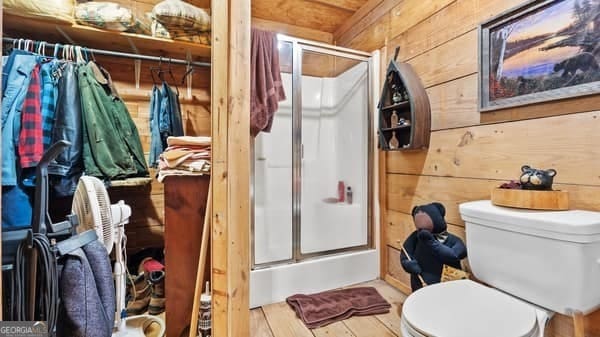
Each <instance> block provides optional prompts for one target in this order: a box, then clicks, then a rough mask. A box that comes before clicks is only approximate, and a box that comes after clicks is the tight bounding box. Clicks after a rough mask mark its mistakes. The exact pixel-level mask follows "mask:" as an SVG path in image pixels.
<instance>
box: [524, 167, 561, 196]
mask: <svg viewBox="0 0 600 337" xmlns="http://www.w3.org/2000/svg"><path fill="white" fill-rule="evenodd" d="M521 172H522V174H521V178H520V180H521V186H522V188H523V189H524V190H540V191H551V190H552V181H553V180H554V176H555V175H556V170H554V169H549V170H538V169H535V168H531V167H529V166H528V165H523V166H522V167H521Z"/></svg>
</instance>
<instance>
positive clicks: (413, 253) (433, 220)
mask: <svg viewBox="0 0 600 337" xmlns="http://www.w3.org/2000/svg"><path fill="white" fill-rule="evenodd" d="M445 215H446V209H445V208H444V205H442V204H441V203H439V202H433V203H430V204H426V205H421V206H415V207H414V208H413V209H412V216H413V219H414V222H415V227H416V230H415V231H414V232H412V233H411V235H409V236H408V238H407V239H406V240H405V241H404V243H403V244H402V247H403V249H402V253H401V254H400V262H401V264H402V268H403V269H404V270H405V271H406V272H407V273H409V274H410V284H411V288H412V290H413V291H415V290H417V289H420V288H421V287H423V286H424V285H429V284H433V283H439V282H440V279H441V276H442V270H443V268H444V265H447V266H450V267H453V268H456V269H461V260H462V259H464V258H465V257H467V248H466V246H465V244H464V243H463V241H462V240H461V239H460V238H459V237H458V236H456V235H453V234H450V233H448V231H447V225H446V221H445V220H444V216H445ZM423 283H425V284H423Z"/></svg>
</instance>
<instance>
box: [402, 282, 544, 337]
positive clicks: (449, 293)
mask: <svg viewBox="0 0 600 337" xmlns="http://www.w3.org/2000/svg"><path fill="white" fill-rule="evenodd" d="M402 317H403V319H404V320H405V321H406V323H407V324H409V325H410V326H411V327H412V328H413V329H415V330H417V331H418V332H419V333H421V334H423V335H425V336H442V337H481V336H486V337H500V336H502V337H505V336H514V337H526V336H531V335H532V334H533V333H534V332H535V331H536V328H537V320H536V312H535V309H534V308H533V306H531V305H529V304H526V303H524V302H522V301H519V300H517V299H515V298H513V297H511V296H509V295H507V294H504V293H502V292H500V291H498V290H494V289H492V288H489V287H485V286H483V285H481V284H479V283H476V282H473V281H469V280H459V281H453V282H445V283H438V284H434V285H430V286H427V287H425V288H421V289H419V290H418V291H416V292H414V293H413V294H411V295H410V296H409V297H408V298H407V299H406V302H404V305H403V306H402Z"/></svg>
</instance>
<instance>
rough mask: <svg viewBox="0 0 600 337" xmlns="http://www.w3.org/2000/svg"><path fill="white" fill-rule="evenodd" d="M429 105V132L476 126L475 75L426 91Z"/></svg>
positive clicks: (477, 115)
mask: <svg viewBox="0 0 600 337" xmlns="http://www.w3.org/2000/svg"><path fill="white" fill-rule="evenodd" d="M427 96H429V104H430V105H431V130H440V129H447V128H456V127H461V126H469V125H477V124H479V120H480V113H479V111H478V110H477V74H473V75H469V76H467V77H463V78H459V79H457V80H454V81H450V82H446V83H444V84H440V85H436V86H434V87H430V88H429V89H427Z"/></svg>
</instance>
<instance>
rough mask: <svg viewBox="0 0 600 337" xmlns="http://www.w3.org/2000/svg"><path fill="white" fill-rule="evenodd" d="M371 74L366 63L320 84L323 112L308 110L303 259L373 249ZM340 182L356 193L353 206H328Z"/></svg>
mask: <svg viewBox="0 0 600 337" xmlns="http://www.w3.org/2000/svg"><path fill="white" fill-rule="evenodd" d="M367 70H368V69H367V64H366V63H361V64H358V65H357V66H355V67H353V68H351V69H349V70H348V71H346V72H345V73H343V74H341V75H340V76H338V77H335V78H324V79H320V80H321V81H322V86H321V88H322V89H321V90H322V93H323V94H322V95H321V97H322V99H321V106H320V109H319V110H314V109H307V108H306V107H304V106H303V109H302V110H303V124H302V140H303V144H304V159H303V161H302V226H301V252H302V253H303V254H309V253H316V252H321V251H328V250H334V249H340V248H346V247H355V246H362V245H367V244H368V231H367V228H368V226H367V223H368V222H367V207H368V206H367V200H368V198H367V194H366V192H367V191H366V190H367V188H366V187H367V186H368V185H367V165H368V163H367V161H366V160H364V159H365V158H367V157H368V153H367V152H368V150H367V149H368V141H367V140H368V129H367V127H368V123H367V111H368V98H369V97H368V90H367V88H368V83H367V80H368V78H367ZM303 84H304V79H303ZM317 88H318V87H317V86H310V87H308V88H307V87H303V88H302V91H303V92H302V95H303V96H304V97H306V96H309V97H317V96H318V95H317V94H316V93H314V92H313V91H314V90H317ZM307 89H308V90H310V91H309V92H305V91H306V90H307ZM317 114H318V116H319V117H318V118H316V116H315V115H317ZM307 143H308V144H310V146H307ZM339 181H343V182H344V185H345V186H346V187H347V186H350V187H351V188H352V194H353V196H352V199H353V200H352V204H348V203H347V201H346V202H344V203H330V202H326V199H331V198H336V197H338V182H339Z"/></svg>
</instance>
